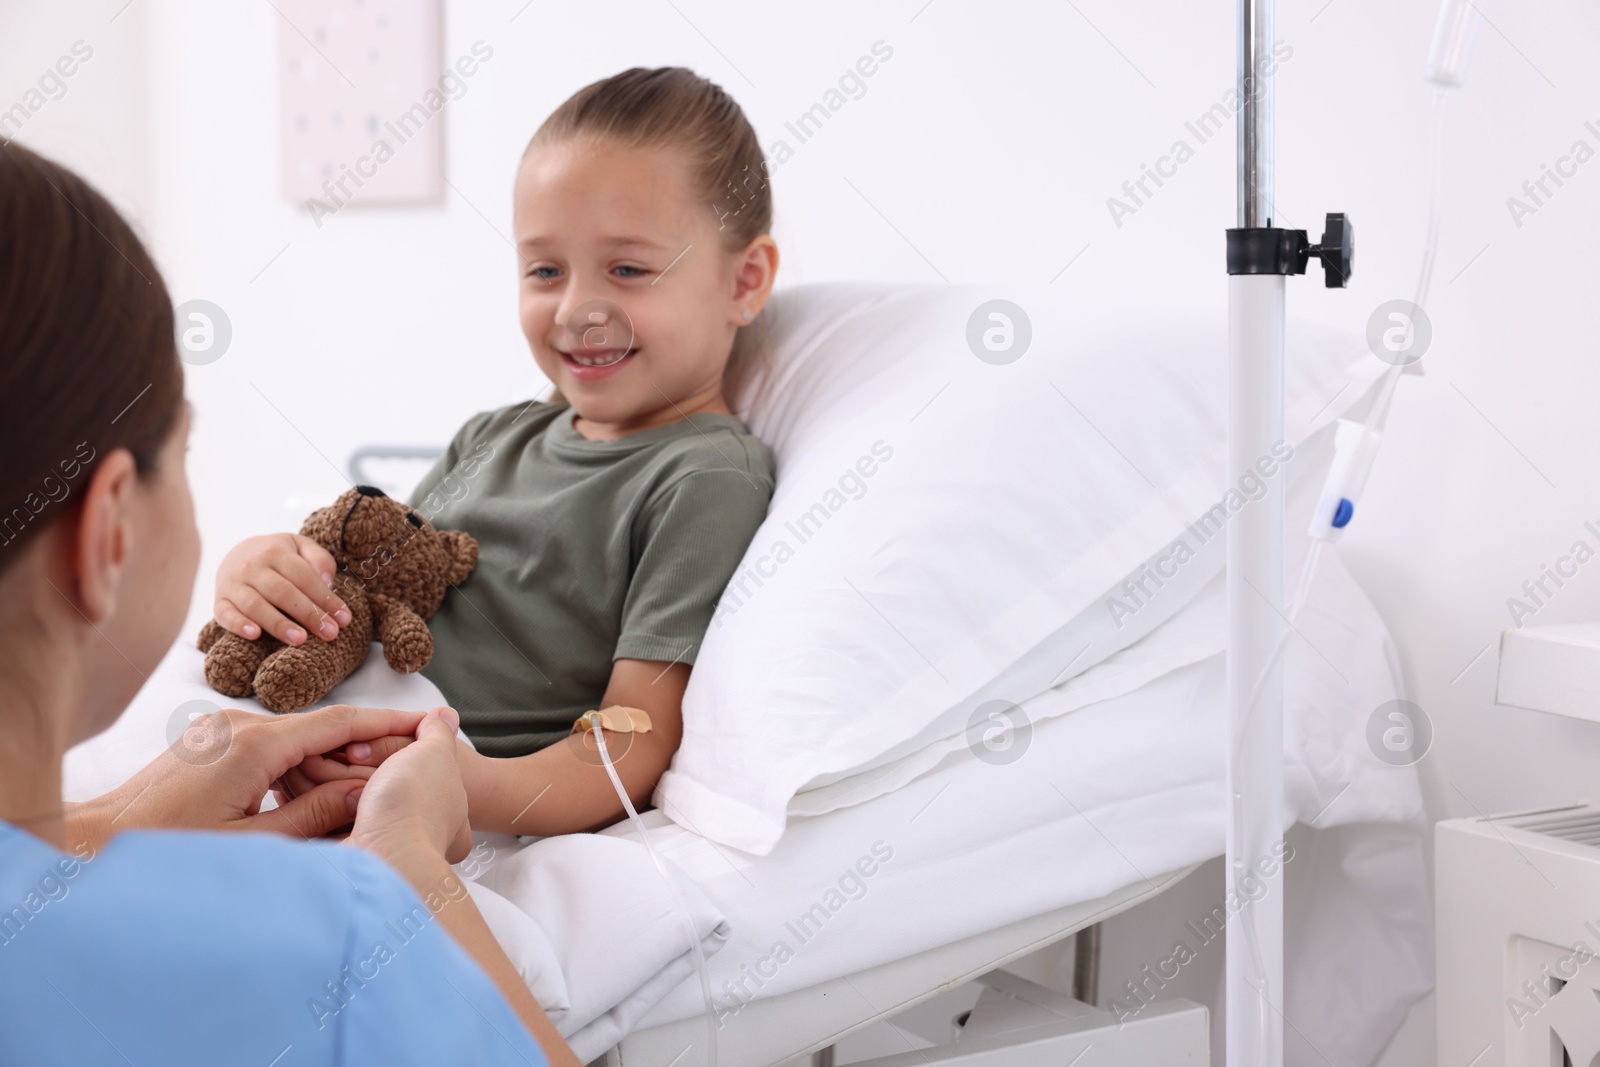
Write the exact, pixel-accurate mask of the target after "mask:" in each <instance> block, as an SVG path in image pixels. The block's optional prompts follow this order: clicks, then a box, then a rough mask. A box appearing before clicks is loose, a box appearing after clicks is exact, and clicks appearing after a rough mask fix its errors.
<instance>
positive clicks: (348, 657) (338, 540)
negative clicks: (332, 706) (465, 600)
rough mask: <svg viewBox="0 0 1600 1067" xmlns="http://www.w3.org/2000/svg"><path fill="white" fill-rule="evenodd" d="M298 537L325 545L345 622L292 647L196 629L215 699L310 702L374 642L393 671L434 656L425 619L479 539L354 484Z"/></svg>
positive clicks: (281, 705)
mask: <svg viewBox="0 0 1600 1067" xmlns="http://www.w3.org/2000/svg"><path fill="white" fill-rule="evenodd" d="M300 533H301V534H302V535H303V536H305V537H309V538H311V540H313V541H315V542H316V543H317V544H319V545H321V546H322V547H323V548H325V549H327V550H328V551H329V552H330V553H331V554H332V555H333V558H334V561H335V563H336V564H337V566H338V569H337V571H336V573H335V574H334V579H333V591H334V592H335V593H337V594H338V595H339V598H340V599H341V600H343V601H344V602H345V604H346V605H347V606H348V607H349V609H350V615H351V621H350V624H349V625H348V626H345V627H343V628H342V629H341V630H340V631H339V636H338V637H336V638H334V639H333V640H332V641H324V640H323V639H322V638H321V637H318V636H316V635H310V636H308V637H307V639H306V641H305V643H304V644H302V645H299V646H298V647H296V646H293V645H286V644H284V643H283V642H282V641H280V640H278V639H277V638H276V637H273V636H272V635H271V634H265V633H264V634H262V635H261V636H260V637H258V638H256V639H255V640H254V641H251V640H248V639H246V638H243V637H240V636H239V635H238V634H234V633H230V632H229V631H227V630H225V629H223V628H222V626H221V625H220V624H219V623H218V622H217V621H216V620H215V619H212V620H211V621H210V622H208V623H206V624H205V626H204V627H203V628H202V629H201V631H200V641H199V646H200V650H201V651H202V652H204V653H205V654H206V667H205V673H206V682H207V684H209V685H210V686H211V688H213V689H215V690H216V691H217V692H219V693H221V694H223V695H224V696H230V697H245V696H251V695H254V696H255V698H256V699H257V700H259V701H260V702H261V704H262V706H263V707H265V708H267V709H268V710H269V711H276V712H285V711H295V710H297V709H299V708H303V707H306V706H307V705H309V704H314V703H315V702H317V701H318V700H321V699H322V698H323V697H324V696H326V695H327V694H328V691H329V690H330V689H332V688H333V687H334V686H336V685H338V684H339V683H340V682H342V681H344V680H345V679H346V678H348V677H349V676H350V675H351V674H352V673H353V672H354V671H355V669H356V668H357V667H359V666H361V664H362V662H363V661H365V660H366V658H367V649H368V647H369V645H370V644H371V643H372V642H373V641H374V640H376V641H379V642H381V643H382V644H383V658H384V659H385V660H387V661H388V663H389V666H391V667H393V668H394V669H395V670H397V671H400V672H402V673H410V672H412V671H419V670H421V669H422V668H423V667H425V666H427V665H428V660H430V659H431V658H433V635H432V634H431V633H429V632H428V619H430V618H432V617H433V613H434V612H435V611H436V610H438V607H439V604H440V603H441V602H442V601H443V600H444V594H445V590H446V589H448V588H449V587H450V586H453V585H457V584H459V583H460V582H462V581H463V580H465V579H466V577H467V575H469V574H471V573H472V569H473V568H474V567H476V566H477V563H478V542H477V541H475V540H474V539H473V538H472V537H471V535H469V534H466V533H463V532H461V531H460V530H436V529H434V527H433V525H432V524H431V523H429V522H428V520H427V519H425V518H423V517H422V516H421V515H418V514H417V513H416V512H415V511H414V510H412V509H411V508H409V507H407V506H406V505H405V504H403V503H401V502H400V501H398V500H396V499H394V498H393V497H390V496H388V495H387V494H385V493H384V492H383V490H381V489H376V488H374V487H372V486H370V485H358V486H355V487H354V488H352V489H349V490H347V491H345V492H344V493H342V494H340V496H339V499H338V500H336V501H334V503H333V504H332V505H331V506H329V507H325V508H322V509H320V510H318V511H314V512H312V513H311V515H310V516H309V517H308V518H307V519H306V521H305V525H303V526H301V527H300Z"/></svg>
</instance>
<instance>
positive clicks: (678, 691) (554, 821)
mask: <svg viewBox="0 0 1600 1067" xmlns="http://www.w3.org/2000/svg"><path fill="white" fill-rule="evenodd" d="M688 685H689V666H688V665H687V664H684V663H667V662H664V661H660V660H641V659H619V660H617V661H616V662H615V663H614V664H613V665H612V669H611V680H610V682H609V683H607V685H606V692H605V696H604V697H603V698H602V699H601V701H600V703H599V704H598V705H597V707H601V708H608V707H610V706H611V705H613V704H621V705H623V706H624V707H630V708H639V709H641V710H643V711H646V712H648V713H649V715H650V724H651V725H650V731H649V732H648V733H631V734H624V733H617V732H615V731H612V730H607V731H606V734H605V738H606V751H607V752H608V753H609V754H610V756H611V762H612V764H613V765H614V766H615V767H616V771H617V776H618V777H619V778H621V779H622V785H623V788H624V789H626V790H627V791H628V797H629V798H630V799H631V800H632V801H633V804H634V807H636V808H639V807H643V806H645V805H646V804H648V803H649V801H650V794H651V793H652V792H653V791H654V790H655V787H656V782H657V781H659V780H660V778H661V775H662V773H663V772H664V771H665V770H666V769H667V766H668V765H669V764H671V762H672V754H673V753H674V752H676V751H677V750H678V742H679V741H680V740H681V739H682V737H683V692H684V689H686V688H687V687H688ZM457 755H458V757H459V759H460V763H461V778H462V781H463V782H465V784H466V787H467V802H468V806H469V812H470V818H471V822H472V828H473V829H474V830H479V831H489V832H495V831H499V832H504V833H513V834H535V835H538V836H540V837H547V836H550V835H553V834H567V833H576V832H580V831H585V830H598V829H600V828H601V827H605V826H610V825H611V824H612V823H614V822H616V821H617V820H618V819H621V818H622V817H623V816H624V814H625V812H624V811H623V807H622V801H621V800H620V799H618V797H617V793H616V790H615V789H614V788H613V787H612V785H611V779H610V778H608V777H607V776H606V769H605V766H604V765H603V764H602V763H601V761H600V755H599V752H598V750H597V749H596V748H595V744H594V741H593V740H592V739H586V738H585V736H584V735H582V734H575V735H573V736H572V737H569V738H567V739H566V740H565V741H561V742H559V743H557V744H554V745H551V746H549V747H548V748H544V749H541V750H539V751H538V752H534V753H531V754H529V755H526V756H518V757H515V758H513V759H496V758H494V757H492V756H483V755H479V754H478V753H477V752H475V751H473V750H472V749H471V748H470V747H469V746H467V745H466V744H465V743H462V742H457Z"/></svg>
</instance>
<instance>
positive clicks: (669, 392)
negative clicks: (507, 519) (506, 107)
mask: <svg viewBox="0 0 1600 1067" xmlns="http://www.w3.org/2000/svg"><path fill="white" fill-rule="evenodd" d="M514 227H515V232H516V240H517V256H518V267H519V269H520V270H521V272H522V281H521V285H520V292H521V297H520V303H521V319H522V332H523V333H524V334H525V335H526V336H527V338H528V346H529V347H530V348H531V349H532V351H533V358H534V361H535V362H536V363H538V365H539V369H540V370H542V371H544V373H545V374H546V375H547V376H548V377H549V378H550V380H551V381H552V382H554V383H555V385H556V388H558V389H559V390H561V393H562V395H564V396H565V397H566V398H567V399H568V400H569V401H570V402H571V403H572V406H573V407H574V408H575V409H576V410H577V413H578V415H579V416H580V417H581V419H582V420H583V422H584V423H586V424H588V425H587V426H586V427H585V429H586V430H588V431H590V433H589V435H590V436H617V435H620V434H623V433H629V432H632V431H634V430H640V429H645V428H647V427H649V426H656V425H661V424H663V423H668V422H673V421H676V420H678V419H681V418H683V417H684V415H686V414H690V413H692V412H694V411H706V410H723V411H725V410H727V408H726V406H725V405H724V404H723V402H722V393H721V382H722V372H723V369H724V368H725V367H726V365H727V362H728V353H729V351H730V349H731V348H732V346H733V338H734V334H735V332H736V330H737V329H738V327H739V326H741V325H743V324H744V323H745V322H746V321H747V320H746V319H745V317H744V312H746V311H748V312H749V313H750V315H751V316H754V315H756V314H758V313H759V312H760V310H761V305H762V303H763V302H764V301H765V300H766V298H767V295H768V294H769V293H770V292H771V288H772V273H773V271H774V270H775V268H776V265H777V252H776V247H775V246H773V245H772V239H771V238H770V237H760V238H757V239H756V240H755V241H753V242H752V243H751V246H750V247H749V248H746V249H740V250H735V251H728V250H727V249H726V248H725V247H724V245H723V238H724V236H725V234H723V233H722V232H720V231H719V229H718V225H717V217H716V215H715V214H714V213H713V211H712V208H711V205H710V204H709V203H708V202H707V201H706V199H705V197H704V195H703V194H702V193H701V191H700V190H699V189H698V188H697V187H696V183H695V181H694V176H693V173H692V171H691V169H690V166H689V162H688V160H687V158H686V157H685V156H684V155H683V154H682V153H681V152H679V151H678V150H676V149H671V148H631V147H627V146H625V145H622V144H620V143H618V142H615V141H613V140H608V139H598V140H596V139H591V138H573V139H567V140H564V141H560V142H556V143H553V144H547V145H538V146H536V147H534V148H533V149H531V150H530V151H529V152H528V154H527V156H526V157H525V158H524V160H523V163H522V167H521V169H520V170H519V171H518V173H517V182H516V190H515V203H514ZM757 246H760V248H759V249H758V247H757ZM769 249H770V254H769Z"/></svg>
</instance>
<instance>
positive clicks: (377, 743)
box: [272, 734, 416, 804]
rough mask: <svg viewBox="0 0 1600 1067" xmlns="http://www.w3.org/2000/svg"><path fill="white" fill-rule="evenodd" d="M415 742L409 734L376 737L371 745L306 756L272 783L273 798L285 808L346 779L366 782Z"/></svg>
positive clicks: (356, 743)
mask: <svg viewBox="0 0 1600 1067" xmlns="http://www.w3.org/2000/svg"><path fill="white" fill-rule="evenodd" d="M414 741H416V737H415V736H412V735H410V734H405V735H395V736H390V737H377V738H373V739H372V740H371V741H354V742H351V743H350V744H348V745H346V746H344V747H343V748H341V749H338V750H337V751H334V752H325V753H323V754H322V755H320V756H307V757H306V758H305V759H304V760H302V761H301V762H300V765H299V766H297V767H290V768H289V769H288V770H287V771H285V772H284V775H283V777H282V778H280V779H278V780H277V781H276V782H273V783H272V795H273V796H275V797H277V799H278V803H279V804H287V803H288V802H289V801H290V800H293V799H294V798H295V797H297V796H300V795H301V794H302V793H309V792H311V790H313V789H315V788H316V787H317V786H319V785H325V784H327V783H328V782H342V781H344V780H346V779H349V778H359V779H361V780H362V781H366V780H367V779H368V778H371V777H372V772H373V771H374V770H375V769H377V767H378V765H379V764H381V763H383V761H384V760H386V759H388V758H389V757H390V756H392V755H394V754H395V753H396V752H399V751H400V750H401V749H402V748H405V747H406V746H407V745H409V744H411V743H413V742H414Z"/></svg>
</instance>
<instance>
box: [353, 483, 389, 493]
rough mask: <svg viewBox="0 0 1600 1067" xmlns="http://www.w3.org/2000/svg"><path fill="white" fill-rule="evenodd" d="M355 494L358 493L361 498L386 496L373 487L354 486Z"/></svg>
mask: <svg viewBox="0 0 1600 1067" xmlns="http://www.w3.org/2000/svg"><path fill="white" fill-rule="evenodd" d="M356 492H358V493H360V494H361V495H362V496H387V495H388V494H387V493H385V492H384V491H383V490H382V489H379V488H378V487H377V486H375V485H358V486H356Z"/></svg>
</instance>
